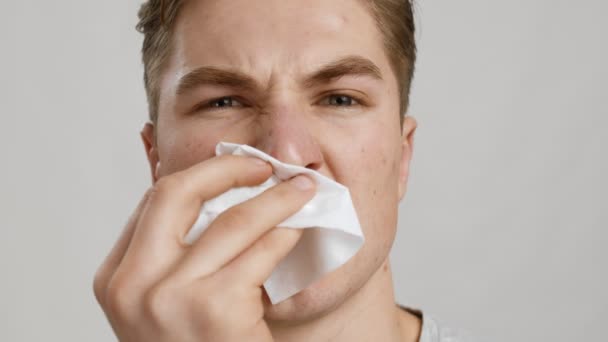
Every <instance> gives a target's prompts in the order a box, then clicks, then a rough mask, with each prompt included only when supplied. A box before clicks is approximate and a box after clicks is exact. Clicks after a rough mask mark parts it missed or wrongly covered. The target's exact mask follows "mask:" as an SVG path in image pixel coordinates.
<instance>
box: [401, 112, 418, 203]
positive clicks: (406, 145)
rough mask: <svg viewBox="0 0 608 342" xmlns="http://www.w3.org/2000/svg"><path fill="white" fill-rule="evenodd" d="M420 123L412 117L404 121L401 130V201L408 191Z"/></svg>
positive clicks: (407, 117)
mask: <svg viewBox="0 0 608 342" xmlns="http://www.w3.org/2000/svg"><path fill="white" fill-rule="evenodd" d="M417 126H418V123H417V122H416V119H414V118H413V117H411V116H406V117H405V118H404V119H403V127H402V129H401V162H400V164H399V200H402V199H403V196H404V195H405V192H406V190H407V180H408V178H409V175H410V162H411V161H412V156H413V154H414V133H416V127H417Z"/></svg>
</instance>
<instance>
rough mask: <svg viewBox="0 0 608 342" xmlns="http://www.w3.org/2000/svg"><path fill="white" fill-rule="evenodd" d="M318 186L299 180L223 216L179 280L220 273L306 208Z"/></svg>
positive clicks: (185, 261) (185, 263)
mask: <svg viewBox="0 0 608 342" xmlns="http://www.w3.org/2000/svg"><path fill="white" fill-rule="evenodd" d="M314 189H315V184H314V182H313V180H312V179H310V178H308V177H307V176H303V175H300V176H296V177H294V178H292V179H291V180H289V181H286V182H282V183H280V184H278V185H276V186H274V187H272V188H270V189H268V190H266V191H264V192H263V193H261V194H260V195H258V196H256V197H254V198H252V199H250V200H248V201H245V202H243V203H241V204H239V205H236V206H234V207H232V208H230V209H228V210H226V211H225V212H224V213H222V214H220V215H219V216H218V217H217V218H216V219H215V221H213V222H212V223H211V225H209V227H208V228H207V229H206V230H205V232H204V233H203V234H202V235H201V237H200V238H199V239H198V241H197V242H196V243H195V244H194V245H193V246H192V248H191V249H190V250H188V252H187V253H186V254H185V256H184V258H183V261H182V262H181V263H180V266H179V268H178V269H176V274H175V276H177V277H185V278H188V279H196V278H200V277H203V276H205V275H208V274H211V273H213V272H215V271H217V270H219V269H220V268H221V267H222V266H223V265H225V264H227V263H228V262H230V261H231V260H232V259H234V258H235V257H237V256H238V255H239V254H241V253H242V252H243V251H244V250H245V249H247V248H248V247H249V246H251V245H252V244H253V243H254V242H255V241H256V240H258V239H259V238H260V237H261V236H262V235H264V234H265V233H266V232H268V231H269V230H270V229H272V228H274V227H276V226H277V225H279V224H280V223H281V222H283V221H285V220H286V219H287V218H289V217H290V216H292V215H293V214H294V213H296V212H297V211H298V210H300V209H301V208H302V206H304V205H305V204H306V203H307V202H308V201H309V200H310V199H311V198H312V197H313V196H314V193H315V191H314Z"/></svg>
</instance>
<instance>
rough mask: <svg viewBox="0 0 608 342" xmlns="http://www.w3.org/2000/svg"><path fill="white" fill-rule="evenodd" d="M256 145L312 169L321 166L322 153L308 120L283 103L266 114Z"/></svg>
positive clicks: (278, 156)
mask: <svg viewBox="0 0 608 342" xmlns="http://www.w3.org/2000/svg"><path fill="white" fill-rule="evenodd" d="M256 145H257V146H256V147H257V148H258V149H259V150H262V151H264V152H266V153H267V154H269V155H271V156H273V157H274V158H276V159H278V160H280V161H282V162H284V163H288V164H293V165H299V166H303V167H306V168H309V169H313V170H319V169H320V168H321V166H322V165H323V153H322V151H321V148H320V145H319V143H318V141H317V139H316V138H315V134H314V132H313V127H311V123H310V120H307V118H306V116H305V115H304V114H303V113H298V112H297V111H296V110H294V109H291V108H287V107H286V106H283V107H282V108H280V109H276V110H274V111H272V112H270V113H268V114H267V115H265V118H264V120H263V121H262V129H261V130H260V133H259V136H258V137H257V144H256Z"/></svg>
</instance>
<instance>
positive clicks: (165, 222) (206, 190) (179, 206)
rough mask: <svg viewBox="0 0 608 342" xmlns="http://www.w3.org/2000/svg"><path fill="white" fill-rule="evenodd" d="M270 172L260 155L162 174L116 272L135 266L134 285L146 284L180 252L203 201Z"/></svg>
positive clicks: (259, 179) (260, 179)
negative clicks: (135, 283)
mask: <svg viewBox="0 0 608 342" xmlns="http://www.w3.org/2000/svg"><path fill="white" fill-rule="evenodd" d="M271 171H272V168H271V167H270V165H268V164H266V163H264V162H260V160H259V159H254V158H247V157H240V156H222V157H216V158H211V159H208V160H206V161H204V162H202V163H199V164H197V165H195V166H193V167H191V168H189V169H186V170H183V171H180V172H176V173H174V174H172V175H169V176H165V177H163V178H161V179H160V180H159V181H158V182H157V183H156V184H155V186H154V188H153V190H152V192H151V194H150V199H149V202H148V205H147V206H146V208H145V209H144V212H143V213H142V216H141V218H140V220H139V222H138V223H137V227H136V228H135V232H134V235H133V239H132V241H131V246H130V247H129V249H128V250H127V252H126V255H125V257H124V259H123V262H122V263H121V265H120V266H119V270H117V273H119V272H122V271H121V269H124V272H125V273H127V274H128V273H131V272H132V271H133V270H137V277H136V279H135V280H134V281H136V282H137V283H138V284H150V283H151V282H153V281H154V279H157V278H159V277H161V276H162V275H163V274H165V273H166V272H167V269H168V268H170V267H171V266H172V265H173V264H174V263H175V262H176V261H177V260H178V258H179V257H180V256H181V255H182V254H183V253H184V250H185V249H186V248H185V246H184V244H183V242H182V238H183V236H184V235H185V233H186V231H187V229H188V228H190V227H191V226H192V225H193V224H194V222H195V221H196V218H197V216H198V213H199V212H200V208H201V206H202V203H203V202H204V201H205V200H207V199H210V198H213V197H216V196H217V195H219V194H221V193H223V192H225V191H227V190H229V189H230V188H232V187H239V186H251V185H255V184H259V183H261V182H263V181H264V180H266V179H267V178H268V177H269V176H270V175H271V174H272V172H271Z"/></svg>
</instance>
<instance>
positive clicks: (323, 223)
mask: <svg viewBox="0 0 608 342" xmlns="http://www.w3.org/2000/svg"><path fill="white" fill-rule="evenodd" d="M215 154H216V155H217V156H220V155H226V154H234V155H242V156H249V157H257V158H259V159H262V160H265V161H267V162H269V163H270V164H271V165H272V168H273V175H272V176H271V177H270V178H269V179H268V180H267V181H266V182H264V183H263V184H260V185H258V186H252V187H240V188H233V189H231V190H228V191H227V192H225V193H223V194H221V195H219V196H217V197H215V198H213V199H211V200H208V201H206V202H205V203H204V204H203V206H202V208H201V211H200V215H199V217H198V219H197V221H196V222H195V223H194V225H193V226H192V228H191V229H190V231H189V232H188V234H187V235H186V237H185V238H184V241H185V242H186V243H189V244H192V243H194V241H196V239H197V238H198V237H199V236H200V235H201V234H202V233H203V231H204V230H205V229H206V228H207V227H208V226H209V224H210V223H211V222H212V221H213V220H215V218H216V217H217V216H218V215H219V214H221V213H222V212H223V211H225V210H227V209H229V208H230V207H232V206H234V205H237V204H239V203H241V202H244V201H246V200H248V199H250V198H253V197H255V196H257V195H258V194H260V193H262V192H263V191H265V190H266V189H268V188H270V187H272V186H274V185H276V184H278V183H280V182H282V181H284V180H287V179H290V178H292V177H294V176H295V175H298V174H305V175H308V176H310V177H311V178H313V179H314V180H315V181H316V183H317V192H316V195H315V196H314V197H313V198H312V199H311V200H310V201H309V202H308V203H307V204H306V205H305V206H304V207H303V208H302V209H301V210H300V211H298V212H297V213H295V214H294V215H292V216H291V217H289V218H288V219H287V220H285V221H283V222H282V223H281V224H279V225H278V226H279V227H286V228H298V229H305V231H304V232H303V234H302V237H301V238H300V240H299V241H298V243H297V244H296V246H295V247H294V248H293V249H292V250H291V252H290V253H289V254H288V255H287V256H286V257H285V258H284V259H283V260H282V261H281V262H280V263H279V265H278V266H277V267H276V268H275V269H274V270H273V272H272V274H271V275H270V277H269V278H268V279H267V280H266V281H265V282H264V288H265V289H266V293H267V294H268V297H269V298H270V301H271V302H272V303H273V304H276V303H279V302H281V301H283V300H285V299H287V298H289V297H291V296H293V295H295V294H296V293H298V292H300V291H301V290H303V289H305V288H306V287H308V286H309V285H311V284H312V283H313V282H315V281H316V280H317V279H319V278H321V277H322V276H323V275H325V274H327V273H329V272H331V271H333V270H335V269H337V268H338V267H340V266H342V265H343V264H344V263H346V262H347V261H348V260H349V259H350V258H351V257H353V256H354V255H355V254H356V253H357V251H358V250H359V249H360V248H361V246H362V245H363V242H364V240H365V238H364V236H363V232H362V231H361V225H360V224H359V219H358V218H357V213H356V212H355V208H354V206H353V203H352V199H351V196H350V192H349V191H348V188H347V187H345V186H344V185H342V184H340V183H337V182H335V181H333V180H331V179H330V178H328V177H326V176H324V175H322V174H320V173H319V172H316V171H314V170H311V169H307V168H305V167H302V166H298V165H291V164H286V163H283V162H281V161H279V160H277V159H275V158H273V157H272V156H270V155H268V154H266V153H264V152H262V151H260V150H257V149H255V148H253V147H251V146H248V145H239V144H233V143H227V142H220V143H219V144H218V145H217V146H216V149H215Z"/></svg>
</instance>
